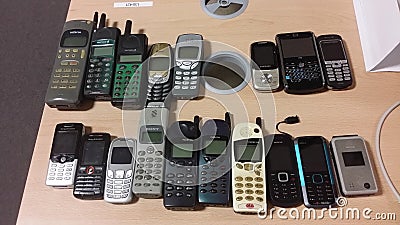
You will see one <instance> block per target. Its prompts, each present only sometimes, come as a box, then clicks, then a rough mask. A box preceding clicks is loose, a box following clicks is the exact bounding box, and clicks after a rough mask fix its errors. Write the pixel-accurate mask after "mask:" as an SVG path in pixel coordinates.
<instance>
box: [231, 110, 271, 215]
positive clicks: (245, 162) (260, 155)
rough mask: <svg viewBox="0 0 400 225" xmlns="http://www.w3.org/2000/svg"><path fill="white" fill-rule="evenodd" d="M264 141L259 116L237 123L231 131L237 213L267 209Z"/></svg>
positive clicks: (234, 204)
mask: <svg viewBox="0 0 400 225" xmlns="http://www.w3.org/2000/svg"><path fill="white" fill-rule="evenodd" d="M266 191H267V184H266V182H265V145H264V137H263V132H262V129H261V118H260V117H258V118H257V120H256V123H250V122H248V123H240V124H237V125H236V126H235V128H234V129H233V133H232V197H233V210H234V211H235V212H237V213H258V212H264V213H266V211H267V193H266Z"/></svg>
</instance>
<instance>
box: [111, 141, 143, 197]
mask: <svg viewBox="0 0 400 225" xmlns="http://www.w3.org/2000/svg"><path fill="white" fill-rule="evenodd" d="M135 156H136V140H135V139H133V138H117V139H114V140H113V141H112V142H111V145H110V150H109V151H108V158H107V177H106V187H105V191H104V200H105V201H106V202H110V203H129V202H130V201H131V200H132V196H133V194H132V176H133V169H134V168H135Z"/></svg>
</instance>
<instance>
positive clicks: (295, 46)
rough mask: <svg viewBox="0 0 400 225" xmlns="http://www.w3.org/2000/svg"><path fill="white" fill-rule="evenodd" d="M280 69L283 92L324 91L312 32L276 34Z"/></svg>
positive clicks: (322, 77)
mask: <svg viewBox="0 0 400 225" xmlns="http://www.w3.org/2000/svg"><path fill="white" fill-rule="evenodd" d="M275 40H276V44H277V46H278V51H279V58H280V68H281V74H282V80H283V84H284V88H285V91H286V92H287V93H290V94H308V93H313V92H317V91H322V90H324V89H325V79H324V76H323V73H322V68H321V63H320V60H319V54H318V50H317V45H316V40H315V36H314V33H313V32H310V31H307V32H296V33H283V34H277V35H276V37H275Z"/></svg>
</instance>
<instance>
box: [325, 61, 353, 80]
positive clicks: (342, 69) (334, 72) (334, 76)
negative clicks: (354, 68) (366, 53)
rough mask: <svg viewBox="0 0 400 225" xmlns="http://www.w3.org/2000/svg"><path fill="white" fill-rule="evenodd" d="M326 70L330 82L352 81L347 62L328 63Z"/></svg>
mask: <svg viewBox="0 0 400 225" xmlns="http://www.w3.org/2000/svg"><path fill="white" fill-rule="evenodd" d="M325 68H326V75H327V77H328V81H330V82H335V81H339V82H342V81H351V75H350V67H349V64H348V61H347V60H337V61H326V62H325Z"/></svg>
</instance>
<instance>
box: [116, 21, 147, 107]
mask: <svg viewBox="0 0 400 225" xmlns="http://www.w3.org/2000/svg"><path fill="white" fill-rule="evenodd" d="M131 27H132V21H130V20H127V21H126V24H125V32H124V34H123V35H121V36H120V37H119V40H118V48H117V55H116V67H115V77H114V84H113V89H112V100H111V104H112V105H113V106H115V107H118V108H122V109H142V108H143V106H144V104H145V102H146V85H147V78H146V74H145V73H144V71H143V69H142V68H143V67H142V62H144V61H145V59H146V54H147V42H148V39H147V36H146V34H131Z"/></svg>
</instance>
